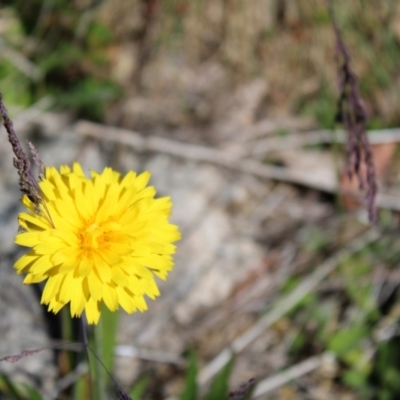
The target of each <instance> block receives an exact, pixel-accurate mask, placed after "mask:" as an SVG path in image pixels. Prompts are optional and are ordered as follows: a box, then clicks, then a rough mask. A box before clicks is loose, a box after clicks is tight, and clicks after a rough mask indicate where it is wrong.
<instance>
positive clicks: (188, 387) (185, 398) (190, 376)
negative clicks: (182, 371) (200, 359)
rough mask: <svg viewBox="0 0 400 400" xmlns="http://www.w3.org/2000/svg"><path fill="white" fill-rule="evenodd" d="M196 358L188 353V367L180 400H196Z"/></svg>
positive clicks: (192, 352) (192, 353)
mask: <svg viewBox="0 0 400 400" xmlns="http://www.w3.org/2000/svg"><path fill="white" fill-rule="evenodd" d="M197 372H198V368H197V357H196V353H195V352H194V351H193V350H192V351H191V352H190V353H189V365H188V369H187V371H186V379H185V387H184V389H183V391H182V394H181V395H180V397H179V399H180V400H196V399H197Z"/></svg>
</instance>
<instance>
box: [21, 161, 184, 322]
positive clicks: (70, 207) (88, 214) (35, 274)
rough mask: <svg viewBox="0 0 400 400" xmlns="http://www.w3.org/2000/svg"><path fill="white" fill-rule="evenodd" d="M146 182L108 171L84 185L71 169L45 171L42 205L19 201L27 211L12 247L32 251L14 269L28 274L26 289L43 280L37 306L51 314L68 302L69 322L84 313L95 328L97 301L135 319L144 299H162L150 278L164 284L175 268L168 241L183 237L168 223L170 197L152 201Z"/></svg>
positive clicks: (84, 179) (131, 174) (78, 171)
mask: <svg viewBox="0 0 400 400" xmlns="http://www.w3.org/2000/svg"><path fill="white" fill-rule="evenodd" d="M149 178H150V173H149V172H143V173H142V174H140V175H138V176H137V175H136V174H135V173H134V172H129V173H128V174H126V175H125V176H124V177H122V176H121V175H120V174H119V173H118V172H115V171H113V170H112V169H111V168H105V169H104V171H103V172H102V173H97V172H91V178H87V177H86V176H85V175H84V174H83V172H82V169H81V166H80V165H79V164H78V163H75V164H74V165H73V168H72V170H71V169H70V168H69V167H68V166H62V167H61V168H60V172H59V171H58V170H57V169H56V168H53V167H48V168H46V170H45V177H44V178H43V179H42V180H41V181H40V182H39V186H40V189H41V192H42V202H41V203H40V204H39V206H38V205H35V204H33V203H32V201H31V200H29V199H28V197H27V196H26V195H24V196H23V198H22V203H23V204H24V205H25V206H26V208H27V209H28V210H29V211H30V212H29V213H24V212H23V213H20V214H19V218H18V219H19V224H20V227H21V230H22V233H19V234H18V235H17V236H16V238H15V242H16V243H17V244H19V245H22V246H26V247H30V248H31V251H30V252H28V253H27V254H25V255H24V256H22V257H21V258H20V259H19V260H18V261H17V262H16V263H15V266H14V267H15V269H16V270H17V272H18V273H27V276H26V278H25V280H24V283H25V284H30V283H37V282H42V281H44V280H47V282H46V284H45V287H44V291H43V294H42V299H41V303H42V304H47V305H48V309H49V311H53V312H54V313H57V312H58V311H59V310H60V309H61V308H62V307H63V306H65V305H67V304H68V303H70V310H71V316H80V315H81V314H82V312H83V311H84V310H85V312H86V316H87V319H88V322H89V323H91V324H96V323H97V322H98V320H99V318H100V309H101V305H102V302H104V303H105V305H106V306H107V307H108V308H109V309H110V310H111V311H115V310H117V309H118V307H119V305H121V307H122V308H123V309H124V310H125V311H126V312H128V313H133V312H135V311H137V310H139V311H145V310H146V309H147V305H146V302H145V299H144V295H147V296H148V297H150V298H152V299H154V298H155V297H156V296H158V295H159V294H160V293H159V290H158V287H157V284H156V282H155V279H154V278H155V275H156V276H158V277H159V278H161V279H165V278H166V277H167V274H168V271H170V270H171V269H172V268H173V260H172V254H174V253H175V246H174V245H173V244H172V242H174V241H176V240H178V239H179V238H180V233H179V231H178V227H177V226H175V225H172V224H170V223H169V222H168V217H169V215H170V212H171V206H172V203H171V201H170V199H169V197H162V198H159V199H154V195H155V189H154V188H153V187H152V186H149V187H146V185H147V182H148V180H149Z"/></svg>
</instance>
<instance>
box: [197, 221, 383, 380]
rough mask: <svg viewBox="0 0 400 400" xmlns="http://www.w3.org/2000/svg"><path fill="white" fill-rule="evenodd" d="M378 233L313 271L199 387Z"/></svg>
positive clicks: (215, 363) (216, 362)
mask: <svg viewBox="0 0 400 400" xmlns="http://www.w3.org/2000/svg"><path fill="white" fill-rule="evenodd" d="M379 235H380V233H379V231H377V230H376V229H374V228H371V229H369V230H368V231H367V232H365V233H364V234H363V235H362V236H361V237H358V238H356V239H355V240H353V241H352V242H351V243H350V244H349V245H348V246H347V247H345V248H344V249H342V250H340V251H339V252H337V253H336V254H334V255H333V256H332V257H330V258H328V259H327V260H326V261H325V262H324V263H322V264H321V265H319V266H318V267H317V268H316V269H315V270H314V272H313V273H312V274H311V275H310V276H308V277H307V278H305V279H304V280H303V282H301V283H300V284H299V285H298V286H297V287H296V288H295V289H294V290H293V291H292V292H291V293H290V294H289V295H288V296H287V297H284V298H282V299H279V300H278V301H277V302H276V303H275V305H274V306H272V309H271V310H270V311H269V312H268V313H267V314H265V315H264V316H263V317H262V318H261V319H260V320H259V321H258V322H257V323H256V324H255V325H254V326H252V327H251V328H250V329H248V330H247V331H246V332H244V333H243V334H242V335H241V336H239V337H238V338H236V339H235V340H234V341H233V342H232V344H231V345H230V346H229V347H227V348H226V349H224V350H223V351H222V352H221V353H220V354H218V355H217V356H216V357H215V358H214V359H213V360H212V361H211V362H210V363H209V364H207V365H206V366H205V367H204V368H203V369H202V370H201V371H200V373H199V377H198V381H199V384H200V385H203V384H205V383H206V382H208V381H209V380H210V379H211V378H212V377H213V376H215V375H216V374H217V373H218V372H219V371H220V370H221V369H222V368H223V367H224V366H225V365H226V364H227V362H228V361H229V360H230V358H231V357H232V356H233V355H234V354H237V353H240V352H241V351H242V350H244V349H245V348H246V347H247V346H249V345H250V344H251V343H252V342H253V341H254V340H256V339H257V338H258V337H259V336H260V335H261V334H262V333H263V332H264V331H265V330H266V329H268V328H269V327H270V326H271V325H273V324H274V323H275V322H277V321H278V320H279V319H281V318H282V317H283V316H284V315H286V314H287V313H288V312H289V311H290V310H292V309H293V308H294V307H295V306H296V305H297V304H299V302H300V301H301V300H302V299H304V297H305V296H307V294H308V293H310V292H311V291H312V290H314V289H315V288H316V287H317V286H318V285H319V283H320V282H321V281H322V280H323V279H325V278H326V277H327V276H328V275H329V274H330V273H331V272H333V271H334V270H335V268H336V266H337V265H338V264H339V263H340V262H342V261H343V260H345V259H347V258H348V257H350V256H351V255H352V254H354V253H356V252H357V251H359V250H361V249H363V248H364V247H365V246H366V245H368V244H369V243H371V242H373V241H375V240H376V239H378V238H379Z"/></svg>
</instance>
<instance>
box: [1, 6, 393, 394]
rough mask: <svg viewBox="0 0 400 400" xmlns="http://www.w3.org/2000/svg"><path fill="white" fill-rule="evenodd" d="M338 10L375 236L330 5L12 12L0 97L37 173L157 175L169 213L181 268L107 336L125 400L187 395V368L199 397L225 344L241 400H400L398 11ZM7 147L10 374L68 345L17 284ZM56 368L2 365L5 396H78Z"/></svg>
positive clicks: (75, 372) (13, 187)
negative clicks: (361, 130) (351, 150)
mask: <svg viewBox="0 0 400 400" xmlns="http://www.w3.org/2000/svg"><path fill="white" fill-rule="evenodd" d="M332 3H333V10H334V13H335V15H336V19H337V23H338V26H339V28H340V30H341V32H342V38H343V40H344V42H345V43H346V45H347V48H348V51H349V54H350V57H351V66H352V68H353V70H354V72H355V73H356V74H357V76H358V77H359V89H360V94H361V97H362V98H363V99H364V101H365V105H366V108H367V110H368V114H369V119H368V125H367V128H368V137H369V139H370V142H371V145H372V150H373V154H374V157H375V166H376V172H377V177H378V184H379V195H378V198H377V204H378V206H379V216H378V222H377V224H376V226H375V227H374V228H371V226H370V225H369V223H368V220H367V217H366V211H365V207H364V205H363V201H362V197H361V200H360V198H359V197H357V196H359V195H360V193H361V192H360V191H359V188H358V182H357V180H355V179H353V180H351V179H349V178H348V177H347V176H346V175H345V174H344V173H343V166H344V159H345V142H346V133H345V132H343V131H341V130H340V126H339V127H337V128H339V129H336V130H333V128H334V123H335V115H336V111H337V101H338V98H339V95H340V93H339V90H338V83H339V75H338V70H339V68H340V63H339V62H338V54H337V51H336V50H337V49H336V47H335V36H334V31H333V27H332V21H331V17H330V15H329V13H328V7H327V4H328V3H327V2H326V1H322V0H297V1H295V0H245V1H244V0H118V1H113V0H93V1H91V0H80V1H73V0H41V1H39V0H31V1H29V2H26V1H23V0H14V1H6V0H3V1H2V2H1V3H0V91H1V93H2V94H3V96H4V101H5V105H6V107H7V108H8V110H9V112H10V115H11V117H12V118H13V120H14V122H15V125H16V130H17V134H18V135H19V137H20V139H21V141H22V142H24V141H25V139H29V140H31V141H32V142H33V143H34V144H35V146H37V148H38V150H39V152H40V155H41V157H42V160H43V161H44V163H45V165H55V166H59V165H60V164H62V163H67V164H71V163H72V162H73V161H75V160H78V161H80V162H81V163H82V164H83V165H84V167H85V168H86V170H89V169H94V170H101V169H103V168H104V167H105V166H106V165H109V166H112V167H113V168H115V169H118V170H120V171H121V172H123V173H125V172H126V171H128V170H131V169H134V170H137V171H142V170H145V169H147V170H149V171H150V172H151V173H152V181H151V182H152V184H154V185H155V187H156V189H157V191H158V193H159V194H160V195H170V196H171V197H172V199H173V201H174V204H175V207H174V213H173V217H172V220H173V222H174V223H177V224H178V225H179V226H180V228H181V231H182V234H183V238H182V240H181V241H180V242H179V243H178V253H177V255H176V267H175V269H174V271H172V272H171V274H170V277H169V279H168V280H167V281H166V282H162V283H161V289H162V295H161V297H160V298H159V299H157V300H156V301H155V302H153V301H151V300H149V303H148V304H149V311H148V312H146V313H144V314H140V315H139V314H134V315H130V316H129V315H126V314H124V313H121V315H120V316H119V320H118V325H117V328H116V330H115V334H113V335H112V336H113V340H112V361H110V365H112V368H113V372H114V373H115V376H116V378H117V380H118V381H119V382H120V383H121V385H122V386H123V387H124V388H125V390H126V391H127V392H128V393H130V394H131V396H132V397H133V398H142V399H165V398H168V399H178V398H181V399H184V398H185V399H191V398H193V399H195V398H196V396H194V397H182V391H184V390H185V389H184V388H185V387H186V389H187V390H189V389H188V387H189V386H190V385H189V383H190V379H189V378H190V374H189V373H188V370H189V371H191V373H192V378H193V376H194V377H195V378H196V379H197V380H198V381H199V393H198V396H199V397H198V398H202V396H203V395H204V394H205V393H207V390H208V389H207V388H208V386H209V384H210V382H211V381H212V380H213V379H214V378H215V376H216V375H218V373H219V372H220V371H224V369H223V367H224V364H225V362H224V360H225V359H224V358H223V356H221V357H220V358H218V359H217V360H216V357H218V355H221V353H222V352H223V351H224V349H225V350H226V349H233V350H232V351H233V352H235V353H237V354H236V357H235V359H234V362H233V364H232V369H231V371H230V373H229V374H228V373H227V372H226V371H225V372H226V374H225V375H226V376H225V378H224V379H225V380H226V381H227V382H228V384H229V388H230V389H231V390H234V389H237V388H238V387H239V386H240V384H242V383H245V382H247V381H248V380H249V379H251V378H255V379H256V382H257V383H258V384H257V387H256V389H255V391H254V392H253V396H254V397H255V398H259V399H335V400H336V399H348V400H350V399H379V400H387V399H398V398H399V396H400V347H399V344H400V342H399V340H400V339H399V336H398V335H399V333H400V331H399V327H398V319H399V317H400V302H399V301H398V300H399V284H400V273H399V270H398V264H399V261H398V260H399V255H400V251H399V235H398V233H399V232H398V229H397V226H398V216H399V214H398V212H399V211H400V201H399V199H400V190H399V189H400V175H399V172H398V171H399V164H400V159H399V150H398V149H397V144H398V143H399V141H400V129H398V128H397V127H398V126H399V125H400V112H399V109H400V108H399V105H400V3H399V2H398V1H396V0H386V1H378V0H369V1H364V0H348V1H336V2H332ZM111 127H113V128H111ZM0 142H1V147H0V153H1V155H0V187H1V189H0V199H1V201H0V221H1V224H0V311H1V315H2V318H1V319H0V337H1V338H2V340H1V341H0V358H1V357H4V356H6V355H9V354H12V353H18V352H20V351H21V349H25V348H30V349H31V348H36V347H44V346H46V345H48V343H50V342H51V341H54V340H60V339H67V338H68V339H70V338H73V334H71V336H68V334H67V333H66V332H65V329H64V330H63V328H62V326H63V323H62V321H61V320H59V319H57V318H54V317H53V316H49V314H47V312H46V310H44V309H41V308H40V306H39V298H40V290H41V288H40V286H38V287H36V288H33V287H30V286H23V285H22V283H21V282H22V278H21V277H19V276H17V275H16V274H15V273H14V272H13V268H12V265H13V263H14V261H15V260H16V258H17V257H18V256H19V255H20V254H21V250H20V249H17V248H16V246H15V245H14V243H13V238H14V234H15V233H16V231H17V213H18V211H19V206H18V204H17V199H19V197H20V194H19V191H18V184H17V173H16V171H15V170H14V169H13V167H12V154H11V149H10V147H9V144H8V142H7V136H6V132H5V131H4V129H2V135H1V136H0ZM349 193H350V194H351V196H349ZM11 305H12V307H11ZM60 327H61V328H60ZM114 342H115V343H114ZM114 344H115V346H114ZM190 349H193V351H194V353H195V354H196V358H197V364H198V371H195V370H194V368H193V365H192V364H193V363H192V364H190V363H189V364H188V362H187V357H188V354H189V352H190ZM226 351H228V350H226ZM63 354H64V353H60V354H59V353H57V354H55V353H54V352H51V351H45V352H41V353H39V354H37V355H35V356H33V357H30V358H29V359H24V360H22V361H20V362H19V363H16V364H4V363H3V364H0V372H1V374H2V375H1V379H0V393H3V394H2V396H3V397H4V398H5V399H19V398H21V399H22V398H33V397H29V396H28V397H23V395H22V394H20V396H21V397H17V395H16V394H15V393H14V394H13V393H11V392H12V391H11V392H10V390H9V387H10V384H11V383H12V382H19V381H23V382H26V383H28V384H29V385H30V387H35V388H36V389H37V390H38V391H39V392H40V393H42V395H43V396H44V397H43V398H45V399H50V398H60V399H68V398H79V396H78V395H76V393H77V392H76V391H75V392H74V389H71V388H73V387H74V385H75V386H76V382H79V380H80V379H82V376H84V375H85V373H86V371H85V370H82V368H81V369H79V368H80V367H81V364H79V363H78V362H76V360H72V361H71V360H70V361H69V362H66V361H65V360H66V358H65V355H63ZM193 357H194V356H193V355H192V359H193ZM228 359H229V357H228ZM213 360H214V362H213ZM215 360H216V361H215ZM220 360H222V361H220ZM192 361H193V360H192ZM188 365H189V366H188ZM190 365H192V368H191V367H190ZM66 376H68V377H69V380H66V379H65V377H66ZM185 377H186V378H185ZM221 379H222V378H221ZM192 380H193V379H192ZM66 381H67V383H65V382H66ZM188 382H189V383H188ZM185 385H186V386H185ZM188 385H189V386H188ZM7 388H8V389H7ZM189 391H190V390H189ZM74 393H75V395H74ZM74 396H75V397H74ZM77 396H78V397H77ZM134 396H137V397H134ZM81 398H83V397H81ZM208 398H209V399H210V400H212V396H211V397H208ZM214 398H215V397H214ZM236 398H237V399H239V398H241V397H236Z"/></svg>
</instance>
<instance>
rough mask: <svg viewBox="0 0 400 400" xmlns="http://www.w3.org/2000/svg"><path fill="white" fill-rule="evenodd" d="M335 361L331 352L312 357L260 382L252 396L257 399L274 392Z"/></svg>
mask: <svg viewBox="0 0 400 400" xmlns="http://www.w3.org/2000/svg"><path fill="white" fill-rule="evenodd" d="M334 360H335V358H334V355H333V354H332V353H330V352H326V353H323V354H321V355H319V356H314V357H310V358H308V359H307V360H304V361H302V362H300V363H298V364H296V365H293V366H292V367H290V368H288V369H285V370H284V371H282V372H279V373H277V374H276V375H273V376H271V377H269V378H267V379H264V380H263V381H261V382H259V383H258V384H257V386H256V388H255V390H254V392H253V394H252V398H253V399H255V398H257V397H259V396H262V395H263V394H266V393H269V392H272V391H273V390H276V389H278V388H279V387H281V386H283V385H285V384H286V383H289V382H290V381H292V380H294V379H297V378H300V377H301V376H303V375H306V374H308V373H310V372H312V371H314V370H316V369H317V368H319V367H321V366H323V365H324V364H327V363H332V362H334Z"/></svg>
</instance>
